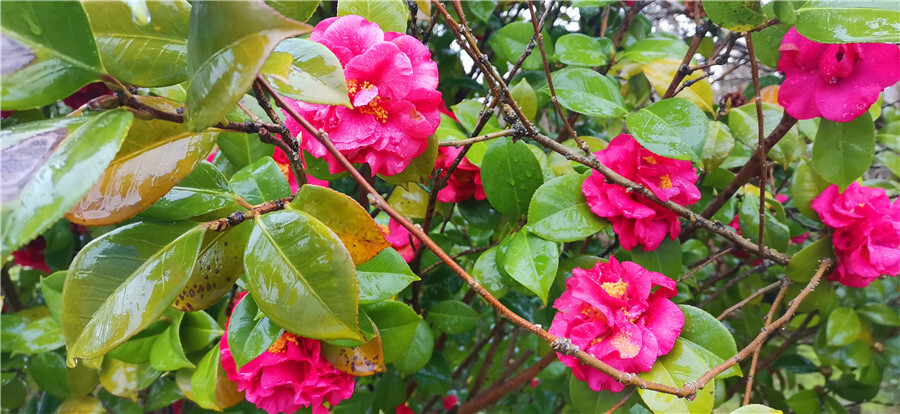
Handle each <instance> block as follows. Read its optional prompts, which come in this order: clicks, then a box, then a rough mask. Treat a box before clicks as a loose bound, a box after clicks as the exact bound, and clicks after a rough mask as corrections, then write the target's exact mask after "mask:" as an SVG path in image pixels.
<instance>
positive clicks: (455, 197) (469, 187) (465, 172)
mask: <svg viewBox="0 0 900 414" xmlns="http://www.w3.org/2000/svg"><path fill="white" fill-rule="evenodd" d="M460 152H462V147H458V148H457V147H440V148H438V156H437V160H436V161H435V165H434V166H435V168H441V169H442V170H443V171H447V170H448V169H449V168H450V167H451V166H452V165H453V161H455V160H456V157H458V156H459V153H460ZM472 197H475V199H476V200H484V198H485V194H484V187H483V186H482V185H481V168H478V166H477V165H475V164H472V163H471V162H469V160H467V159H465V158H463V159H462V161H461V162H460V163H459V165H458V166H457V167H456V169H455V170H453V174H451V175H450V179H449V180H447V186H446V187H444V188H442V189H441V191H439V192H438V195H437V200H438V201H440V202H442V203H458V202H460V201H464V200H468V199H470V198H472Z"/></svg>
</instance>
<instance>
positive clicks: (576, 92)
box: [507, 26, 627, 118]
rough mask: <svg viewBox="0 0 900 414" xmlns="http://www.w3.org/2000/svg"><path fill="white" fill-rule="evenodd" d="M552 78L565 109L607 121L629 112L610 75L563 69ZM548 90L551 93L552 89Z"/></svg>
mask: <svg viewBox="0 0 900 414" xmlns="http://www.w3.org/2000/svg"><path fill="white" fill-rule="evenodd" d="M507 27H508V26H507ZM538 58H540V56H538ZM527 61H528V60H527V59H526V62H527ZM551 76H552V78H553V88H554V89H555V90H556V97H557V99H558V100H559V104H560V105H561V106H562V107H563V108H566V109H568V110H571V111H575V112H578V113H582V114H585V115H592V116H599V117H603V118H619V117H623V116H625V114H626V113H627V111H626V110H625V100H624V99H623V98H622V94H621V93H620V92H619V84H618V83H616V82H615V81H613V80H612V79H610V78H608V77H606V76H603V75H601V74H599V73H597V72H594V71H593V70H590V69H585V68H571V69H563V70H560V71H556V72H553V74H552V75H551ZM544 91H545V93H547V94H549V89H544Z"/></svg>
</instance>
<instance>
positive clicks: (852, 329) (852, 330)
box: [825, 306, 862, 346]
mask: <svg viewBox="0 0 900 414" xmlns="http://www.w3.org/2000/svg"><path fill="white" fill-rule="evenodd" d="M861 329H862V324H861V322H860V320H859V315H857V314H856V311H855V310H853V309H852V308H848V307H844V306H842V307H839V308H837V309H835V310H833V311H831V314H829V315H828V323H827V324H826V325H825V337H826V338H827V340H828V345H829V346H847V345H850V344H851V343H853V342H854V341H856V340H857V338H858V337H859V333H860V330H861Z"/></svg>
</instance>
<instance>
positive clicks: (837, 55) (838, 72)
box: [819, 45, 859, 83]
mask: <svg viewBox="0 0 900 414" xmlns="http://www.w3.org/2000/svg"><path fill="white" fill-rule="evenodd" d="M857 60H859V48H858V47H857V45H830V46H828V49H826V50H825V53H823V54H822V57H821V58H819V74H820V75H821V76H822V79H824V80H825V82H828V83H837V81H839V80H841V79H844V78H846V77H848V76H850V75H851V74H852V73H853V67H854V66H855V65H856V61H857Z"/></svg>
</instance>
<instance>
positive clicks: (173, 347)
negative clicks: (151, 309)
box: [150, 310, 194, 371]
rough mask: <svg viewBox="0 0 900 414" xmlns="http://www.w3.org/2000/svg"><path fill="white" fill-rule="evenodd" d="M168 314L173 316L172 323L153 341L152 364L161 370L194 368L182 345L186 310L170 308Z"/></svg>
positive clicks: (154, 367)
mask: <svg viewBox="0 0 900 414" xmlns="http://www.w3.org/2000/svg"><path fill="white" fill-rule="evenodd" d="M166 314H167V316H169V317H171V318H172V323H171V324H170V325H169V327H168V328H166V330H165V331H163V332H162V333H161V334H160V335H159V338H158V339H157V340H156V342H154V343H153V347H152V348H151V349H150V366H152V367H153V369H156V370H159V371H176V370H178V369H181V368H194V364H192V363H191V361H190V360H188V359H187V357H186V356H185V355H184V349H183V348H182V346H181V321H182V320H183V319H184V312H179V311H175V310H169V311H168V312H166Z"/></svg>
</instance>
